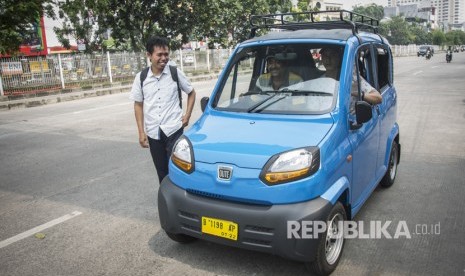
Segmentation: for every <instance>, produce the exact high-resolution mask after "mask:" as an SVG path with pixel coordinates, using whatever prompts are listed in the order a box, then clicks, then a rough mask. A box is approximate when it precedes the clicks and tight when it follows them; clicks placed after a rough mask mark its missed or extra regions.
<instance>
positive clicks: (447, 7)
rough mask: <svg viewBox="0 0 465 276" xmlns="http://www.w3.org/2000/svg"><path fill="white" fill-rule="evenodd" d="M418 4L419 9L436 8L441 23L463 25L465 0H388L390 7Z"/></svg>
mask: <svg viewBox="0 0 465 276" xmlns="http://www.w3.org/2000/svg"><path fill="white" fill-rule="evenodd" d="M411 4H417V5H418V7H419V9H425V8H428V7H434V8H435V13H436V14H435V15H436V18H437V21H438V22H437V23H438V24H439V25H442V26H444V25H463V23H464V22H465V1H464V0H388V5H389V6H390V7H395V6H402V5H411Z"/></svg>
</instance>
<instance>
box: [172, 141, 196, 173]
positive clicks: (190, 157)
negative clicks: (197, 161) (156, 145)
mask: <svg viewBox="0 0 465 276" xmlns="http://www.w3.org/2000/svg"><path fill="white" fill-rule="evenodd" d="M171 160H172V161H173V164H174V165H176V167H178V168H180V169H181V170H182V171H184V172H186V173H192V172H193V171H194V153H193V151H192V145H191V143H190V141H189V140H188V139H187V138H186V137H185V136H182V137H181V138H179V140H178V141H177V142H176V144H175V145H174V147H173V153H172V154H171Z"/></svg>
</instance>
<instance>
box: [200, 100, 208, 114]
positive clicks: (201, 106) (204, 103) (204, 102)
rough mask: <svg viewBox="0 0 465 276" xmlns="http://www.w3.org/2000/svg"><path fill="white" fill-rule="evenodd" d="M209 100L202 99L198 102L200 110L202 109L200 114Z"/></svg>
mask: <svg viewBox="0 0 465 276" xmlns="http://www.w3.org/2000/svg"><path fill="white" fill-rule="evenodd" d="M209 100H210V98H209V97H203V98H202V99H201V100H200V108H201V109H202V112H204V111H205V108H206V107H207V104H208V101H209Z"/></svg>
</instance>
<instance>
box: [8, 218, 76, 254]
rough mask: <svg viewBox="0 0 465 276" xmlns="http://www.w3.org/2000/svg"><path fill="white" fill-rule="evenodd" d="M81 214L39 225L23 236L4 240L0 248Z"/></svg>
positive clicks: (22, 234) (19, 235)
mask: <svg viewBox="0 0 465 276" xmlns="http://www.w3.org/2000/svg"><path fill="white" fill-rule="evenodd" d="M81 214H82V213H81V212H79V211H74V212H72V213H71V214H67V215H64V216H62V217H59V218H57V219H54V220H52V221H49V222H47V223H44V224H42V225H39V226H37V227H34V228H32V229H31V230H28V231H26V232H23V233H21V234H18V235H16V236H14V237H11V238H9V239H6V240H4V241H1V242H0V248H3V247H5V246H8V245H10V244H12V243H15V242H17V241H20V240H22V239H24V238H27V237H29V236H32V235H34V234H36V233H38V232H40V231H43V230H45V229H47V228H50V227H52V226H55V225H57V224H60V223H62V222H64V221H67V220H69V219H72V218H74V217H76V216H79V215H81Z"/></svg>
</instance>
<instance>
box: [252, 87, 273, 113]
mask: <svg viewBox="0 0 465 276" xmlns="http://www.w3.org/2000/svg"><path fill="white" fill-rule="evenodd" d="M264 92H267V91H264ZM266 95H268V94H266ZM276 95H278V94H277V93H275V94H273V95H271V96H269V97H268V98H266V99H264V100H261V101H260V102H258V103H256V104H254V105H252V106H251V107H250V108H249V109H247V112H248V113H250V112H252V111H253V110H254V109H256V108H257V107H259V106H260V105H262V104H264V103H265V102H267V101H269V100H270V99H272V98H274V97H275V96H276Z"/></svg>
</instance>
